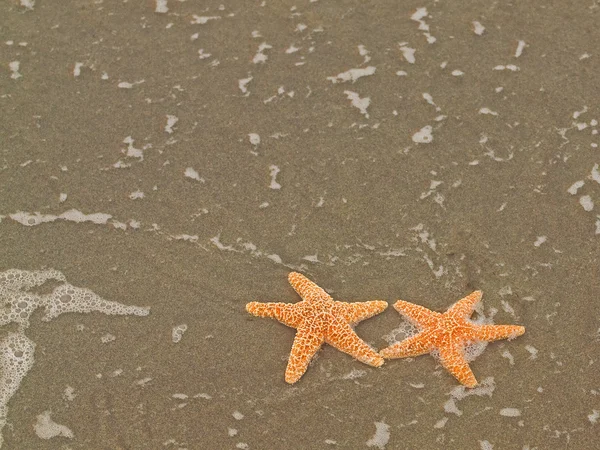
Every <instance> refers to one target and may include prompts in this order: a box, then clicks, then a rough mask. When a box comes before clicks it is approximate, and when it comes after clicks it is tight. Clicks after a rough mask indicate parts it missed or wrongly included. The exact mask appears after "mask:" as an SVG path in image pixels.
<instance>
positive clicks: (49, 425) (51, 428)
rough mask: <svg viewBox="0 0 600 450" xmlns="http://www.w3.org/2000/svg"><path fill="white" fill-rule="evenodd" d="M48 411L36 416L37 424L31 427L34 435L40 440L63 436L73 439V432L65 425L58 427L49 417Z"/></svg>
mask: <svg viewBox="0 0 600 450" xmlns="http://www.w3.org/2000/svg"><path fill="white" fill-rule="evenodd" d="M50 414H51V413H50V411H44V412H43V413H42V414H40V415H39V416H37V422H36V423H35V425H34V426H33V428H34V429H35V434H37V435H38V437H39V438H41V439H51V438H53V437H57V436H64V437H67V438H69V439H72V438H73V437H74V434H73V432H72V431H71V430H70V429H69V428H68V427H66V426H65V425H59V424H58V423H56V422H54V421H53V420H52V418H51V417H50Z"/></svg>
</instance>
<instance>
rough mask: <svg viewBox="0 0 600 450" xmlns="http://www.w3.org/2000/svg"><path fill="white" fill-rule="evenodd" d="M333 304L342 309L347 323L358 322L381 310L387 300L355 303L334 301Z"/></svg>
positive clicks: (385, 306) (385, 305) (383, 308)
mask: <svg viewBox="0 0 600 450" xmlns="http://www.w3.org/2000/svg"><path fill="white" fill-rule="evenodd" d="M335 305H336V306H337V307H339V308H340V309H342V311H343V316H344V318H345V319H346V320H347V321H348V322H349V323H358V322H360V321H362V320H365V319H368V318H369V317H373V316H375V315H377V314H379V313H381V312H383V311H384V310H385V308H387V306H388V304H387V302H384V301H381V300H372V301H369V302H356V303H344V302H335Z"/></svg>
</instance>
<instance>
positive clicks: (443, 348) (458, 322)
mask: <svg viewBox="0 0 600 450" xmlns="http://www.w3.org/2000/svg"><path fill="white" fill-rule="evenodd" d="M481 296H482V293H481V291H475V292H473V293H472V294H470V295H467V296H466V297H464V298H463V299H461V300H459V301H458V302H456V303H455V304H454V305H453V306H451V307H450V308H449V309H448V310H447V311H446V312H445V313H443V314H441V313H438V312H435V311H431V310H429V309H427V308H425V307H423V306H419V305H415V304H414V303H409V302H405V301H402V300H399V301H397V302H396V303H395V304H394V308H396V310H397V311H398V312H399V313H400V314H402V315H403V316H405V317H406V318H407V319H408V320H409V321H410V322H412V323H413V324H414V325H416V326H417V327H418V328H419V329H420V332H419V333H418V334H416V335H414V336H411V337H409V338H407V339H405V340H403V341H402V342H398V343H396V344H394V345H392V346H390V347H387V348H384V349H383V350H381V351H380V352H379V354H380V355H381V356H383V357H384V358H407V357H412V356H419V355H423V354H426V353H431V352H433V351H437V352H438V353H439V356H440V361H441V363H442V366H444V368H445V369H446V370H448V371H449V372H450V373H451V374H452V375H454V377H455V378H456V379H457V380H458V381H460V382H461V383H462V384H464V385H465V386H467V387H475V386H476V385H477V380H476V379H475V375H473V372H472V371H471V368H470V367H469V363H468V362H467V359H466V357H465V347H466V346H467V345H468V344H472V343H476V342H482V341H489V342H491V341H497V340H499V339H512V338H515V337H517V336H520V335H522V334H523V333H525V327H521V326H517V325H477V324H475V323H473V322H471V321H470V320H469V317H470V316H471V314H472V313H473V309H474V308H475V305H476V304H477V303H478V302H479V301H480V300H481Z"/></svg>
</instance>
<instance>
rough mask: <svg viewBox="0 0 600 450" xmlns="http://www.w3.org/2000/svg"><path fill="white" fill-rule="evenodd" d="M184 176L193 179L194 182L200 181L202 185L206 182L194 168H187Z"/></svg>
mask: <svg viewBox="0 0 600 450" xmlns="http://www.w3.org/2000/svg"><path fill="white" fill-rule="evenodd" d="M183 174H184V175H185V176H186V177H188V178H191V179H192V180H196V181H200V182H201V183H204V181H205V180H204V178H202V177H201V176H200V174H199V173H198V172H197V171H196V170H195V169H194V168H193V167H186V169H185V172H183Z"/></svg>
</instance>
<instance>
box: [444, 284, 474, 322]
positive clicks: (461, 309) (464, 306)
mask: <svg viewBox="0 0 600 450" xmlns="http://www.w3.org/2000/svg"><path fill="white" fill-rule="evenodd" d="M482 295H483V292H481V291H475V292H472V293H471V294H469V295H467V296H466V297H464V298H461V299H460V300H459V301H457V302H456V303H455V304H454V305H452V306H451V307H450V309H448V311H447V312H446V313H445V314H447V315H448V316H450V317H455V318H457V319H465V318H467V317H469V316H470V315H471V314H473V309H475V305H476V304H477V303H479V300H481V296H482Z"/></svg>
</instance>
